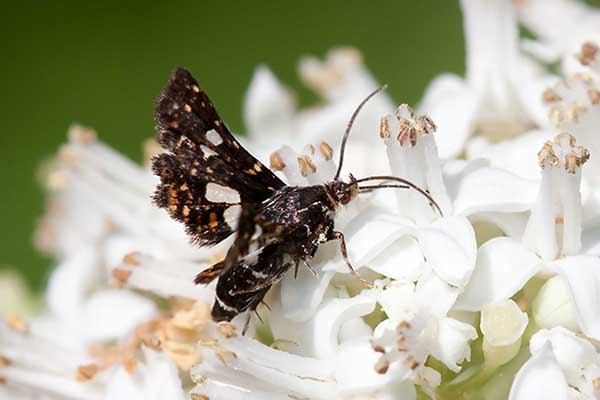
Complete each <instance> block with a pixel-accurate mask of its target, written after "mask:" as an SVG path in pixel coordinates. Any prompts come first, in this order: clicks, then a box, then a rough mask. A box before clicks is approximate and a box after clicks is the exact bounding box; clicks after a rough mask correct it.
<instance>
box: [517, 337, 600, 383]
mask: <svg viewBox="0 0 600 400" xmlns="http://www.w3.org/2000/svg"><path fill="white" fill-rule="evenodd" d="M547 343H550V345H551V346H552V351H553V353H554V356H555V357H556V360H557V361H558V363H559V365H560V366H561V368H562V370H563V372H564V373H565V375H566V378H567V381H568V382H569V383H571V384H573V385H575V384H576V382H577V380H578V379H579V378H580V377H581V371H583V369H584V368H585V367H587V366H588V365H590V364H592V363H593V362H594V359H595V358H596V355H597V353H596V349H595V348H594V345H592V344H591V343H590V342H588V341H587V340H584V339H582V338H580V337H578V336H577V335H575V333H573V332H571V331H570V330H568V329H565V328H563V327H560V326H559V327H556V328H552V329H551V330H546V329H542V330H540V331H538V332H536V333H535V334H534V335H533V336H532V337H531V341H530V343H529V349H530V350H531V353H532V354H536V353H537V352H539V351H540V349H542V348H543V347H544V346H545V345H546V344H547Z"/></svg>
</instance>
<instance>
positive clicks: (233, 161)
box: [155, 68, 285, 202]
mask: <svg viewBox="0 0 600 400" xmlns="http://www.w3.org/2000/svg"><path fill="white" fill-rule="evenodd" d="M155 123H156V130H157V135H158V141H159V143H160V144H161V145H162V146H163V147H165V148H166V149H167V150H170V151H171V152H173V153H175V154H176V153H177V151H178V144H179V143H180V141H181V140H182V138H188V139H189V140H190V141H191V142H193V143H195V144H196V148H195V151H196V152H197V157H199V158H203V157H206V158H216V159H219V160H220V161H222V163H221V164H220V165H222V166H225V167H226V168H225V169H224V170H223V173H224V174H226V175H229V176H228V178H229V180H237V181H238V186H245V187H246V191H244V193H241V195H242V198H243V200H244V201H254V202H259V201H262V200H264V199H266V198H267V197H269V196H270V195H271V194H272V193H273V192H274V191H276V190H277V189H280V188H282V187H283V186H285V184H284V183H283V182H282V181H281V180H280V179H279V178H278V177H277V176H275V174H274V173H273V172H272V171H271V170H270V169H268V168H267V167H266V166H264V165H263V164H262V163H261V162H260V161H259V160H257V159H256V158H254V157H253V156H252V155H251V154H250V153H248V151H246V149H244V148H243V147H242V146H241V145H240V143H239V142H238V141H237V140H236V139H235V137H234V136H233V135H232V134H231V132H230V131H229V129H227V127H226V126H225V124H224V123H223V120H222V119H221V117H220V116H219V114H218V113H217V111H216V110H215V108H214V106H213V104H212V102H211V100H210V99H209V97H208V96H207V95H206V93H205V92H204V91H203V90H202V89H201V88H200V86H199V85H198V82H197V81H196V80H195V79H194V78H193V77H192V75H191V74H190V73H189V72H188V71H187V70H185V69H183V68H177V69H175V71H173V73H172V75H171V78H170V80H169V82H168V84H167V86H166V87H165V88H164V89H163V91H162V93H161V95H160V96H159V97H158V99H157V101H156V109H155Z"/></svg>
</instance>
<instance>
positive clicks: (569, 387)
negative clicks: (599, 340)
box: [509, 327, 600, 400]
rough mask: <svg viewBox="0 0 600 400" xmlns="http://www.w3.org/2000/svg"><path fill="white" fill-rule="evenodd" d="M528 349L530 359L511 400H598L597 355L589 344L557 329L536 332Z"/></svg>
mask: <svg viewBox="0 0 600 400" xmlns="http://www.w3.org/2000/svg"><path fill="white" fill-rule="evenodd" d="M529 348H530V351H531V353H532V357H531V359H529V360H528V361H527V362H526V363H525V365H523V367H522V368H521V370H520V371H519V372H518V373H517V376H516V378H515V381H514V383H513V386H512V389H511V392H510V397H509V399H510V400H520V399H532V398H540V399H542V398H543V399H565V400H566V399H590V400H591V399H597V398H598V396H600V355H599V354H598V353H597V352H596V349H595V348H594V345H592V344H591V343H590V342H588V341H586V340H584V339H582V338H579V337H577V336H576V335H575V334H574V333H573V332H571V331H569V330H567V329H564V328H560V327H558V328H553V329H552V330H549V331H548V330H544V329H543V330H540V331H539V332H537V333H536V334H535V335H534V336H533V337H532V338H531V343H530V346H529Z"/></svg>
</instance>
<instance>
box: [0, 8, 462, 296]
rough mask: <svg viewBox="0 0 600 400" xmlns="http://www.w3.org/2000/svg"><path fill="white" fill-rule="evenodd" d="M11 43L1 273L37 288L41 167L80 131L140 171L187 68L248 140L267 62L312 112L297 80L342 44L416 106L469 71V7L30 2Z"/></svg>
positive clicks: (1, 167)
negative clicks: (158, 116) (162, 106)
mask: <svg viewBox="0 0 600 400" xmlns="http://www.w3.org/2000/svg"><path fill="white" fill-rule="evenodd" d="M0 31H1V34H0V48H1V49H2V55H3V57H2V58H3V61H2V62H1V63H0V77H1V78H0V79H1V81H2V96H1V97H0V121H1V122H2V131H1V133H0V147H1V148H2V156H1V157H0V182H1V183H2V196H0V202H1V203H0V221H1V224H2V229H1V230H0V235H1V237H0V265H4V266H9V267H12V268H15V269H17V270H19V271H21V272H22V273H23V274H24V275H25V276H26V277H27V278H28V281H29V282H30V283H31V284H33V285H34V286H35V287H40V285H41V284H43V282H44V280H45V279H46V277H47V271H48V270H49V268H50V267H51V266H52V263H53V261H52V260H48V259H44V258H43V257H42V256H40V255H39V254H38V253H37V252H36V250H35V249H34V248H33V244H32V234H33V230H34V227H35V220H36V219H37V218H38V217H39V216H40V215H42V213H43V212H44V192H43V190H42V188H41V185H40V184H39V182H37V181H36V179H35V174H36V170H37V168H38V166H39V165H40V163H41V162H42V161H43V160H44V159H45V158H48V157H50V156H51V155H52V154H53V153H54V152H55V151H56V149H57V148H58V146H59V145H60V143H62V142H63V141H64V140H65V134H66V131H67V128H68V126H69V125H70V124H71V123H72V122H74V121H76V122H80V123H82V124H85V125H89V126H92V127H94V128H96V129H97V131H98V133H99V135H100V137H101V139H102V140H104V141H106V142H108V143H109V144H110V145H112V146H113V147H115V148H116V149H118V150H119V151H121V152H123V153H125V154H126V155H128V156H130V157H132V158H133V159H135V160H140V158H141V143H142V141H143V140H144V139H146V138H148V137H150V136H152V135H153V123H152V107H153V99H154V97H155V96H156V95H157V94H158V92H159V90H160V89H161V87H162V86H163V85H164V83H165V82H166V79H167V78H168V75H169V73H170V71H171V69H172V68H173V67H174V66H175V65H181V66H185V67H187V68H189V69H191V70H192V72H193V73H194V74H195V75H196V76H197V78H198V79H199V81H200V83H201V84H202V85H203V87H204V88H205V89H206V90H207V92H208V93H209V94H210V96H211V97H212V98H213V100H214V102H215V104H216V105H217V107H218V109H219V110H220V112H221V115H222V116H223V117H224V119H225V120H226V122H227V123H228V124H229V125H230V126H231V127H232V128H233V129H234V130H235V131H243V126H242V121H241V104H242V100H243V96H244V94H245V90H246V87H247V85H248V83H249V81H250V78H251V76H252V72H253V69H254V68H255V67H256V66H257V65H258V64H261V63H264V64H267V65H269V66H270V67H271V68H272V69H273V70H274V72H275V73H276V74H277V75H278V77H279V78H280V79H282V80H283V81H284V82H285V83H286V84H288V85H289V86H290V87H291V88H292V89H294V90H295V91H297V92H298V94H299V98H300V101H301V102H302V103H303V104H307V103H309V102H311V101H315V99H316V98H315V97H314V95H311V94H310V93H309V92H308V91H307V90H306V89H305V88H303V87H302V86H301V85H300V82H299V81H298V78H297V75H296V66H297V61H298V59H299V57H300V56H302V55H305V54H310V53H312V54H316V55H323V54H325V52H326V51H327V50H328V49H330V48H331V47H334V46H338V45H352V46H354V47H356V48H358V49H360V50H361V51H362V52H363V54H364V56H365V60H366V63H367V65H368V66H369V68H370V69H371V70H372V71H373V73H374V75H375V76H376V77H377V78H378V80H379V81H380V82H382V83H383V82H385V83H388V84H389V92H390V93H391V94H392V95H393V96H394V98H395V99H396V100H397V101H402V102H409V103H415V102H417V101H418V99H419V98H420V96H421V94H422V92H423V90H424V88H425V86H426V84H427V82H428V81H429V80H430V79H431V78H432V77H433V76H435V75H436V74H437V73H439V72H442V71H451V72H457V73H462V71H463V69H464V61H463V60H464V50H463V44H462V26H461V15H460V9H459V6H458V3H456V2H451V1H440V0H437V1H436V0H420V1H411V2H408V1H389V2H363V1H348V0H345V1H344V0H337V1H328V2H324V1H312V0H311V1H302V2H260V1H255V2H224V1H221V2H205V1H195V2H115V1H103V2H81V1H54V2H32V1H28V0H25V1H20V2H10V3H6V4H4V5H3V11H2V23H1V24H0ZM274 146H275V145H274ZM81 223H85V221H81Z"/></svg>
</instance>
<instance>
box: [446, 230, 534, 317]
mask: <svg viewBox="0 0 600 400" xmlns="http://www.w3.org/2000/svg"><path fill="white" fill-rule="evenodd" d="M540 263H541V260H540V259H539V258H538V257H537V256H536V255H535V254H534V253H532V252H531V251H529V250H528V249H527V248H526V247H525V246H523V245H522V244H521V243H519V242H517V241H515V240H513V239H510V238H507V237H499V238H494V239H492V240H489V241H487V242H486V243H484V244H483V245H482V246H481V247H480V248H479V252H478V254H477V266H476V267H475V271H474V272H473V276H472V277H471V280H470V281H469V284H468V285H467V287H466V288H465V291H464V292H463V293H462V294H461V295H460V296H459V297H458V300H457V301H456V304H455V306H454V307H455V308H456V309H458V310H465V311H479V310H481V308H482V307H483V306H485V305H487V304H492V303H495V302H498V301H500V300H505V299H508V298H509V297H511V296H512V295H513V294H515V293H516V292H517V291H519V290H520V289H521V288H522V287H523V285H524V284H525V283H526V282H527V281H528V280H529V279H530V278H531V277H532V276H534V275H535V274H536V273H537V272H538V271H539V269H540V267H541V264H540Z"/></svg>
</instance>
